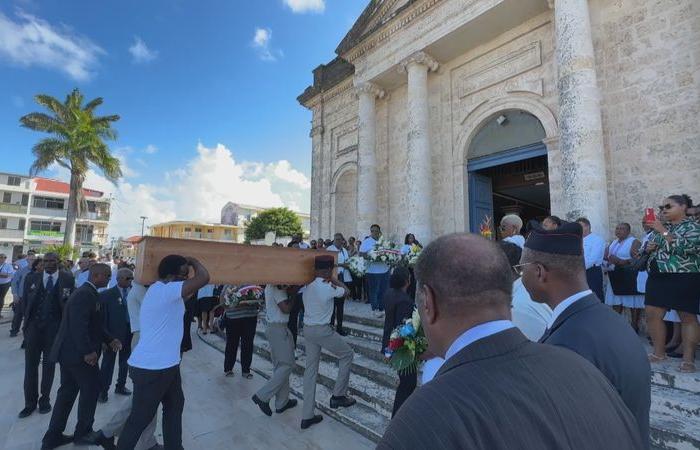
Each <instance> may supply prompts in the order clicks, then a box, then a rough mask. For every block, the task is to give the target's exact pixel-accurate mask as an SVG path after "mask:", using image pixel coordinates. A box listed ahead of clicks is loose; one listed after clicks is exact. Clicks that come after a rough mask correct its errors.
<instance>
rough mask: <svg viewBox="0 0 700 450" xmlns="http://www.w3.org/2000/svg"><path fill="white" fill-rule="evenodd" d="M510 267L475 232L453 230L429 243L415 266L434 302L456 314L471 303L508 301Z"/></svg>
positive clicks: (487, 304)
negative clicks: (434, 299) (453, 231)
mask: <svg viewBox="0 0 700 450" xmlns="http://www.w3.org/2000/svg"><path fill="white" fill-rule="evenodd" d="M510 272H511V269H510V266H509V265H508V261H507V259H506V257H505V255H504V254H503V251H502V250H501V249H500V248H499V247H498V246H497V245H496V244H494V243H493V242H491V241H489V240H486V239H484V238H482V237H481V236H478V235H476V234H466V233H455V234H449V235H446V236H442V237H440V238H438V239H437V240H435V241H434V242H432V243H430V245H428V246H427V247H426V248H425V249H424V250H423V252H422V253H421V255H420V258H419V259H418V263H417V264H416V267H415V274H416V280H417V281H418V283H419V284H421V285H426V286H429V287H430V289H431V290H432V291H433V292H434V293H435V298H436V301H437V303H438V304H440V305H444V306H445V307H447V308H449V309H450V310H453V312H454V313H457V314H459V313H460V312H464V310H467V309H472V308H474V307H484V308H488V307H491V306H496V307H502V306H504V305H506V306H507V305H510V299H511V292H512V278H511V275H510Z"/></svg>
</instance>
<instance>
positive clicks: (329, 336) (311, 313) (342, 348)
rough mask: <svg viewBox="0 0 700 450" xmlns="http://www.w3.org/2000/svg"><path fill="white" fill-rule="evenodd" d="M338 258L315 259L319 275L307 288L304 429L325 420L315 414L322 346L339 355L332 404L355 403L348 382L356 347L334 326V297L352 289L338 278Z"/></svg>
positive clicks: (319, 257)
mask: <svg viewBox="0 0 700 450" xmlns="http://www.w3.org/2000/svg"><path fill="white" fill-rule="evenodd" d="M334 262H335V261H334V258H333V257H332V256H328V255H322V256H317V257H316V258H315V262H314V265H315V270H316V278H315V279H314V281H312V282H311V283H309V284H307V285H306V286H305V287H304V293H303V299H304V308H305V311H304V340H305V343H306V368H305V370H304V411H303V412H302V417H301V418H302V420H301V429H302V430H305V429H307V428H309V427H310V426H312V425H314V424H317V423H319V422H321V421H322V420H323V416H321V415H314V407H315V405H316V378H317V377H318V363H319V359H320V357H321V348H325V349H327V350H328V351H330V352H331V353H333V354H334V355H335V356H336V357H337V358H338V378H336V380H335V386H334V387H333V396H332V397H331V404H330V407H331V408H333V409H336V408H339V407H348V406H352V405H354V404H355V399H354V398H351V397H348V396H347V392H348V381H349V380H350V366H351V364H352V359H353V351H352V348H350V346H349V345H348V343H347V342H345V341H344V340H343V338H342V337H340V336H339V335H338V334H336V333H334V332H333V329H332V328H331V327H330V325H329V323H330V319H331V315H332V314H333V300H334V299H335V298H336V297H340V296H344V295H347V293H348V288H347V287H345V285H344V284H343V283H341V282H340V281H338V278H337V277H336V275H335V274H334V273H333V264H334Z"/></svg>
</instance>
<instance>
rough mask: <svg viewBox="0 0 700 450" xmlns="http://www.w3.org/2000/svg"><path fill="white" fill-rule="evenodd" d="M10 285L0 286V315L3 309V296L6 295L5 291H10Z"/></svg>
mask: <svg viewBox="0 0 700 450" xmlns="http://www.w3.org/2000/svg"><path fill="white" fill-rule="evenodd" d="M11 284H12V283H4V284H0V313H1V312H2V308H4V307H5V296H6V295H7V291H9V290H10V285H11Z"/></svg>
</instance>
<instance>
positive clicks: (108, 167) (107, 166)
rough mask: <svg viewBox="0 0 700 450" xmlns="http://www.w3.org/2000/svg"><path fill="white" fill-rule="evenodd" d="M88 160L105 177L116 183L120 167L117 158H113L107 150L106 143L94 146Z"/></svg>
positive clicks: (119, 176)
mask: <svg viewBox="0 0 700 450" xmlns="http://www.w3.org/2000/svg"><path fill="white" fill-rule="evenodd" d="M90 162H91V163H93V164H94V165H95V166H96V167H97V168H98V169H100V170H101V171H102V173H103V174H104V176H105V178H107V179H108V180H109V181H111V182H112V183H114V184H116V183H117V181H118V180H119V178H121V177H122V175H123V174H122V167H121V161H119V158H115V157H114V156H112V155H111V154H110V152H109V148H108V147H107V146H106V145H102V146H99V147H95V148H94V149H93V152H92V155H91V157H90Z"/></svg>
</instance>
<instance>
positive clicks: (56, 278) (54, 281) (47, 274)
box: [43, 271, 87, 288]
mask: <svg viewBox="0 0 700 450" xmlns="http://www.w3.org/2000/svg"><path fill="white" fill-rule="evenodd" d="M49 275H51V276H52V277H53V278H52V281H53V285H54V287H55V286H56V283H58V271H56V272H54V273H47V272H46V271H44V278H43V280H44V288H46V283H48V282H49ZM85 281H87V280H85ZM75 287H76V288H77V287H78V286H77V285H76V286H75Z"/></svg>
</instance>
